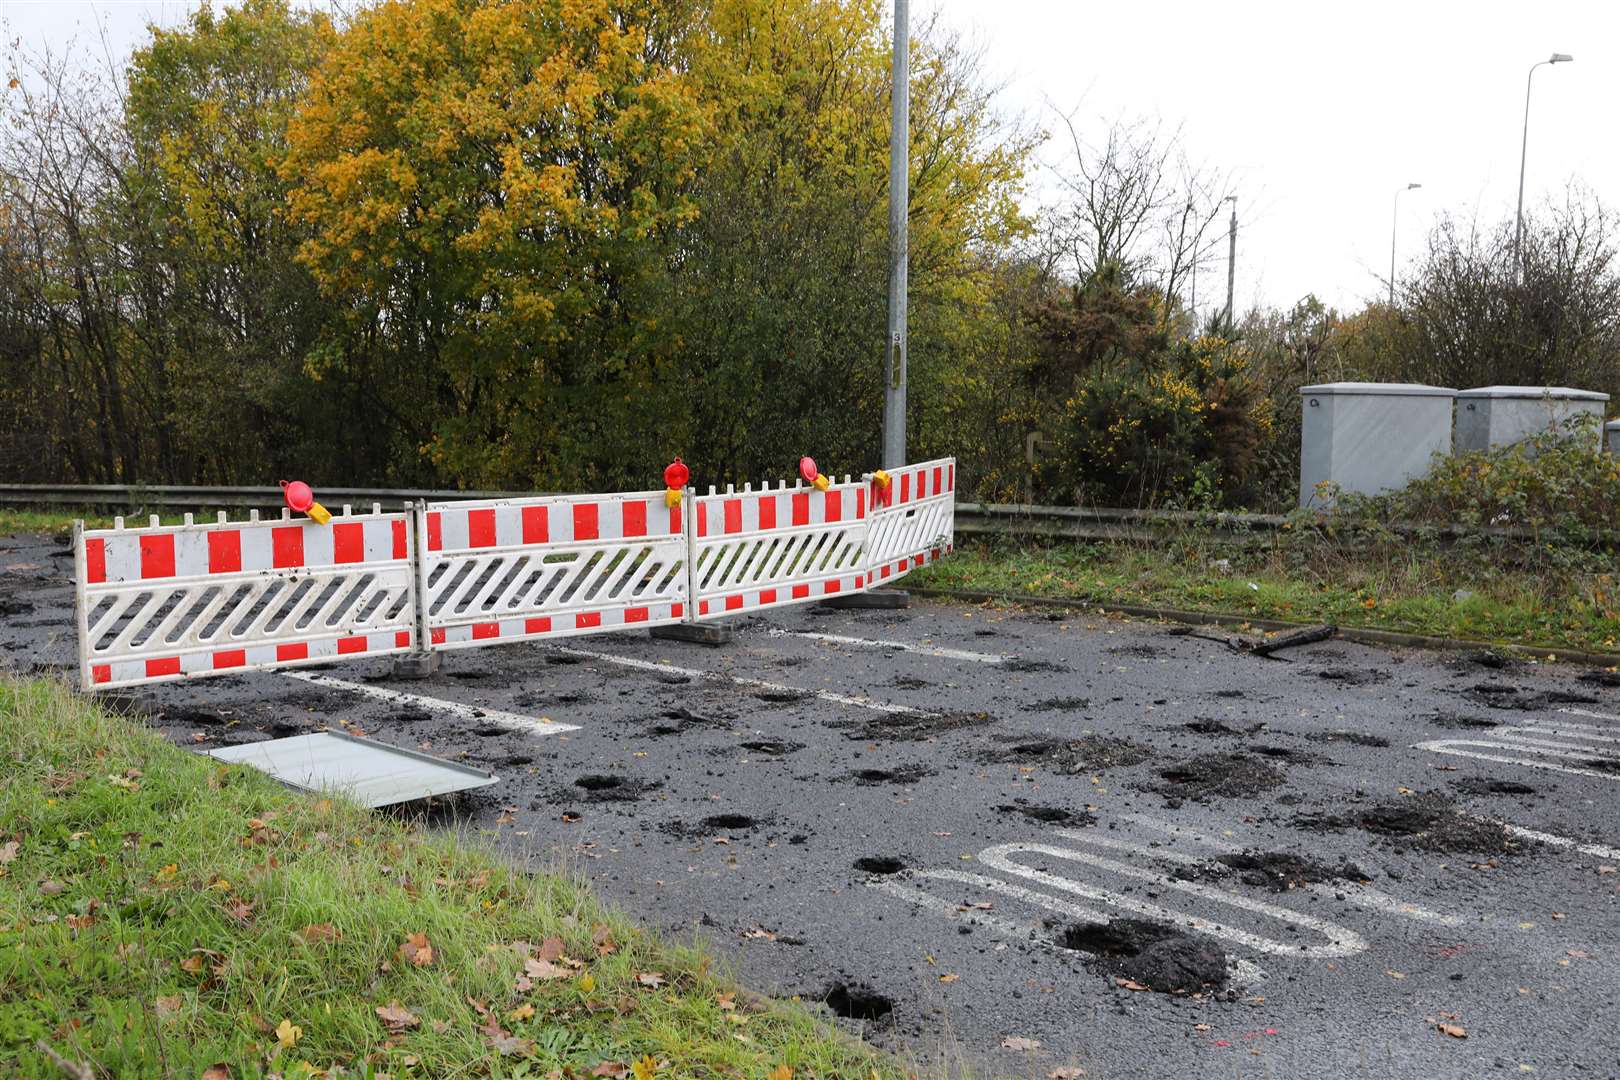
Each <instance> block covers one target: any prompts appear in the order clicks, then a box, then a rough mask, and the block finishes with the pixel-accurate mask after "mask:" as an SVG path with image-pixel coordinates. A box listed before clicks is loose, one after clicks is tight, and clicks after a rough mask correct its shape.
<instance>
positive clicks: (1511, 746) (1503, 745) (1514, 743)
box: [1412, 739, 1620, 780]
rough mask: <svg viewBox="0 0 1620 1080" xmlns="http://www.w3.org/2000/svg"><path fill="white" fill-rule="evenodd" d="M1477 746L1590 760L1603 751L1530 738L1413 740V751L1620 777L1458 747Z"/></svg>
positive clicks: (1545, 756)
mask: <svg viewBox="0 0 1620 1080" xmlns="http://www.w3.org/2000/svg"><path fill="white" fill-rule="evenodd" d="M1463 746H1475V747H1480V748H1482V749H1485V750H1509V751H1514V750H1517V751H1521V752H1523V753H1530V754H1538V755H1541V757H1542V758H1543V759H1545V758H1548V757H1562V758H1575V759H1577V760H1582V761H1590V760H1592V759H1593V758H1597V757H1601V756H1602V754H1601V752H1600V751H1598V750H1595V749H1586V750H1584V751H1581V752H1576V751H1573V750H1555V749H1552V748H1551V747H1550V746H1547V745H1545V744H1542V743H1532V742H1530V741H1528V740H1512V739H1509V740H1506V741H1503V742H1491V741H1489V740H1486V739H1431V740H1430V741H1428V742H1420V743H1413V744H1412V749H1414V750H1427V751H1429V752H1430V753H1432V754H1451V755H1452V756H1454V757H1465V758H1475V759H1477V760H1479V761H1496V762H1500V763H1502V764H1504V765H1523V766H1524V767H1525V768H1528V769H1551V770H1553V771H1554V772H1561V773H1569V774H1570V775H1571V776H1592V777H1596V778H1597V779H1599V780H1620V773H1610V772H1600V771H1599V770H1597V769H1577V768H1571V767H1570V766H1568V765H1558V764H1555V763H1554V762H1551V761H1547V760H1541V761H1536V760H1532V759H1531V758H1525V757H1507V756H1504V755H1502V754H1482V753H1480V752H1479V751H1478V750H1460V749H1458V747H1463Z"/></svg>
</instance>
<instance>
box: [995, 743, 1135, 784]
mask: <svg viewBox="0 0 1620 1080" xmlns="http://www.w3.org/2000/svg"><path fill="white" fill-rule="evenodd" d="M1151 756H1152V752H1151V751H1150V750H1148V748H1147V747H1145V746H1143V745H1141V744H1140V743H1135V742H1132V741H1131V740H1130V739H1120V738H1115V737H1114V736H1112V735H1082V736H1081V737H1080V738H1078V739H1035V740H1031V741H1029V742H1021V743H1014V744H1013V745H1011V746H1007V747H1003V748H1002V749H999V750H995V751H992V752H991V753H990V754H989V756H988V760H990V761H997V762H1005V763H1008V764H1019V765H1043V766H1045V767H1047V768H1049V769H1053V770H1055V771H1057V772H1061V773H1069V774H1071V775H1076V774H1079V773H1088V772H1095V771H1096V770H1099V769H1110V768H1124V767H1126V766H1129V765H1138V764H1140V763H1142V762H1144V761H1146V760H1147V759H1148V758H1149V757H1151Z"/></svg>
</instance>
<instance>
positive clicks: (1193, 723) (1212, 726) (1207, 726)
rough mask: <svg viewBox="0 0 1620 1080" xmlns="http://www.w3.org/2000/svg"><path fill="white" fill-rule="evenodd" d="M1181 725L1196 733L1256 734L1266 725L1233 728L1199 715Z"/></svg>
mask: <svg viewBox="0 0 1620 1080" xmlns="http://www.w3.org/2000/svg"><path fill="white" fill-rule="evenodd" d="M1181 726H1182V727H1184V728H1186V729H1187V730H1188V731H1191V732H1193V733H1194V734H1196V735H1258V734H1259V733H1260V732H1261V731H1264V730H1265V726H1266V725H1264V724H1250V725H1249V726H1248V727H1244V728H1234V727H1228V726H1227V725H1226V724H1223V723H1221V721H1219V720H1213V719H1210V718H1209V717H1203V716H1201V717H1199V718H1198V719H1197V720H1189V721H1188V722H1187V723H1185V724H1183V725H1181Z"/></svg>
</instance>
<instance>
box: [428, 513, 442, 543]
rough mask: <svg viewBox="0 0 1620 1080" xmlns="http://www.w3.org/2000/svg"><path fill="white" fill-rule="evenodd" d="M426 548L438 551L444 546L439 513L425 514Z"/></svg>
mask: <svg viewBox="0 0 1620 1080" xmlns="http://www.w3.org/2000/svg"><path fill="white" fill-rule="evenodd" d="M427 527H428V550H429V551H439V550H440V549H442V548H443V547H444V521H443V520H442V518H441V516H440V515H439V514H436V513H434V514H429V515H428V516H427Z"/></svg>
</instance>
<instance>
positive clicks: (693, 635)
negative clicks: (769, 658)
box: [647, 623, 735, 646]
mask: <svg viewBox="0 0 1620 1080" xmlns="http://www.w3.org/2000/svg"><path fill="white" fill-rule="evenodd" d="M647 633H648V635H649V636H651V637H654V638H661V639H663V640H665V641H690V642H693V643H694V644H698V645H710V646H719V645H730V644H731V640H732V638H733V637H734V636H735V633H734V631H733V630H732V628H731V624H730V623H672V624H670V625H669V626H655V627H653V628H652V629H651V630H648V631H647Z"/></svg>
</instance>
